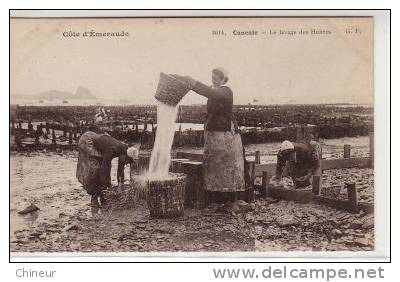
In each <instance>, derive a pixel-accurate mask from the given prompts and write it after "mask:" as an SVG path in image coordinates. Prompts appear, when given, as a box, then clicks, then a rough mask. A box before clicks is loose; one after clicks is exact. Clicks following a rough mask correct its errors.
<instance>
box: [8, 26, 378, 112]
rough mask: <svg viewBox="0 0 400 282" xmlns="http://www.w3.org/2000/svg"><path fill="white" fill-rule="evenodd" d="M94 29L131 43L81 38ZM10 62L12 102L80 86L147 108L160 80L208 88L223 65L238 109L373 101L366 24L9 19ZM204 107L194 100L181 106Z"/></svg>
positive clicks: (191, 95) (187, 99) (198, 99)
mask: <svg viewBox="0 0 400 282" xmlns="http://www.w3.org/2000/svg"><path fill="white" fill-rule="evenodd" d="M300 29H302V30H307V31H309V32H311V30H312V29H316V30H328V31H330V34H325V35H322V34H318V35H310V34H306V35H299V33H298V32H299V31H300ZM346 29H351V31H352V33H351V34H348V33H346V32H345V31H346ZM356 29H357V30H358V32H357V33H354V31H355V30H356ZM91 30H95V31H96V32H116V31H119V32H121V31H124V32H128V33H129V36H126V37H82V33H83V32H85V31H91ZM213 30H223V31H224V34H225V35H222V36H215V35H212V31H213ZM252 30H255V31H257V32H258V35H256V36H254V35H234V34H233V32H234V31H252ZM270 30H274V31H276V32H277V35H270V32H269V31H270ZM69 31H73V32H79V33H80V36H79V37H65V36H63V33H64V32H69ZM281 31H296V33H297V34H296V35H288V34H287V33H285V34H280V33H281ZM262 32H266V34H262ZM10 60H11V62H10V69H11V87H10V91H11V100H12V99H13V96H14V95H18V94H24V95H32V94H37V93H39V92H43V91H48V90H60V91H68V92H75V91H76V89H77V88H78V87H79V86H82V87H85V88H88V89H90V91H91V92H92V93H93V94H94V95H96V96H97V97H98V98H100V99H127V100H130V101H132V103H133V104H154V103H155V99H154V94H155V91H156V88H157V83H158V77H159V74H160V72H165V73H176V74H180V75H190V76H192V77H193V78H195V79H197V80H199V81H201V82H203V83H206V84H211V70H212V69H213V68H216V67H224V68H225V69H227V70H228V71H229V81H228V85H229V86H230V87H231V89H232V91H233V93H234V103H235V104H247V103H251V102H254V100H257V101H258V103H259V104H284V103H306V104H307V103H356V104H371V103H373V20H372V18H259V19H248V18H236V19H228V18H225V19H215V18H214V19H204V18H203V19H202V18H198V19H172V18H171V19H155V18H152V19H129V18H125V19H107V18H103V19H12V20H11V58H10ZM205 102H206V100H205V98H203V97H201V96H199V95H196V94H195V93H193V92H189V93H188V94H187V95H186V96H185V97H184V99H183V101H182V103H183V104H202V103H205Z"/></svg>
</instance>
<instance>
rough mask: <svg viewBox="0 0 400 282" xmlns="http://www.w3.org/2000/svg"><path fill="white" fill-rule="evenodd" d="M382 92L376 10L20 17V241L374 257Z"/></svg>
mask: <svg viewBox="0 0 400 282" xmlns="http://www.w3.org/2000/svg"><path fill="white" fill-rule="evenodd" d="M375 93H376V92H375V85H374V17H372V16H335V17H330V16H313V17H290V16H287V17H123V18H122V17H121V18H118V17H98V18H89V17H86V18H85V17H81V18H72V17H43V18H40V17H11V18H10V120H9V130H10V143H9V144H10V145H9V149H10V168H9V169H10V171H9V177H10V210H9V212H10V229H9V233H10V234H9V240H10V241H9V245H10V251H11V256H17V257H18V256H35V255H36V256H41V255H49V254H50V255H56V256H57V255H61V254H62V255H78V254H79V255H80V256H85V255H89V256H90V255H97V256H112V255H118V254H124V255H129V256H133V257H135V256H142V255H152V256H157V255H158V254H163V255H167V256H179V255H185V254H190V255H191V256H194V257H196V256H202V255H210V256H217V257H218V256H221V255H225V254H226V255H228V256H229V255H233V256H237V257H242V256H256V257H257V256H274V254H277V253H279V254H280V255H282V253H283V254H284V256H288V257H291V256H297V255H298V253H299V252H300V253H307V254H313V253H314V254H316V256H317V257H318V256H326V255H328V256H331V255H332V256H335V255H336V254H340V253H342V252H346V253H347V254H349V253H350V255H351V256H354V257H357V256H368V253H373V252H374V251H376V250H377V249H376V246H377V245H378V244H379V243H382V242H379V241H378V237H377V236H376V226H377V224H378V223H379V222H377V217H376V212H377V211H376V195H377V194H376V191H377V189H378V188H379V189H381V190H382V189H385V190H388V187H377V185H375V182H374V180H375V168H374V164H375V161H374V148H375V146H374V140H375V139H376V138H377V136H375V134H374V131H375V130H374V129H375V127H374V109H375V106H374V100H375V99H376V94H375ZM384 216H386V217H387V215H384ZM381 231H382V232H388V231H385V230H381ZM379 238H380V240H385V239H386V237H385V236H383V237H382V236H381V237H379ZM383 244H387V242H383ZM292 254H293V255H292ZM294 254H296V255H294Z"/></svg>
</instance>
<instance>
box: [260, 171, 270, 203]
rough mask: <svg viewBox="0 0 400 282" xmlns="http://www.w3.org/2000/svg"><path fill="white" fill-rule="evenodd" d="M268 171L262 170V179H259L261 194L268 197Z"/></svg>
mask: <svg viewBox="0 0 400 282" xmlns="http://www.w3.org/2000/svg"><path fill="white" fill-rule="evenodd" d="M268 182H269V181H268V173H267V172H266V171H263V172H262V181H261V196H262V197H263V198H266V197H268V196H269V195H268Z"/></svg>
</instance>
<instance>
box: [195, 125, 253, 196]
mask: <svg viewBox="0 0 400 282" xmlns="http://www.w3.org/2000/svg"><path fill="white" fill-rule="evenodd" d="M203 176H204V187H205V190H208V191H215V192H238V191H245V180H244V161H243V146H242V139H241V138H240V134H239V133H235V127H234V125H233V123H232V125H231V131H225V132H222V131H207V130H205V131H204V161H203Z"/></svg>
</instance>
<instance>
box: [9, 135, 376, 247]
mask: <svg viewBox="0 0 400 282" xmlns="http://www.w3.org/2000/svg"><path fill="white" fill-rule="evenodd" d="M356 141H357V140H356ZM357 142H358V141H357ZM361 143H362V144H361V145H359V146H358V147H357V146H356V144H355V145H354V148H357V150H355V151H354V153H356V154H357V156H358V155H360V156H364V155H366V154H367V152H368V144H364V143H365V142H361ZM275 147H276V146H273V149H275ZM254 148H258V147H254ZM324 148H327V149H326V151H325V155H326V157H329V156H328V155H329V154H330V155H331V156H336V155H337V154H340V149H341V148H342V145H341V144H340V145H339V146H338V145H336V146H334V145H332V148H330V149H329V146H325V147H324ZM246 149H247V150H248V151H250V153H251V150H250V149H251V148H246ZM258 149H259V148H258ZM263 152H265V151H262V155H264V156H266V158H267V159H264V160H266V161H267V160H268V159H269V158H270V157H269V156H270V155H271V154H270V153H263ZM339 157H340V156H339ZM76 163H77V154H76V153H75V152H61V153H58V154H57V153H43V152H36V153H13V154H12V156H11V168H10V180H11V195H10V218H11V228H10V242H11V251H12V252H63V251H66V252H77V251H78V252H149V251H167V252H168V251H170V252H180V251H182V252H187V251H207V252H224V251H260V252H261V251H310V250H314V251H342V250H346V251H349V250H350V251H366V250H373V248H374V242H373V239H374V236H373V234H374V220H373V214H365V213H363V212H361V213H360V214H355V215H354V214H350V213H347V212H343V211H337V210H335V209H333V208H328V207H325V206H321V205H317V204H297V203H293V202H287V201H277V200H274V199H257V200H256V201H255V202H254V203H252V204H249V205H243V206H241V207H240V208H238V207H237V206H236V205H233V206H218V205H212V206H209V207H208V208H206V209H204V210H201V211H200V210H191V209H187V210H185V216H184V217H183V218H178V219H163V220H159V219H150V218H149V211H148V209H147V206H146V204H145V203H144V202H141V203H139V204H138V205H137V207H136V208H134V209H131V210H125V211H104V210H101V209H100V210H99V209H92V208H91V207H89V205H88V203H89V200H90V197H89V195H87V193H86V192H85V191H84V190H83V189H82V188H81V185H80V184H79V182H78V181H77V180H76V177H75V170H76ZM116 166H117V164H116V160H114V163H113V168H116ZM115 170H116V169H113V175H112V181H113V183H114V184H115V183H116V175H115V173H116V172H115ZM126 175H129V172H128V171H126ZM347 181H352V182H355V183H356V184H357V187H358V192H359V195H360V201H361V202H362V201H365V202H368V203H373V198H374V197H373V194H374V188H373V187H374V184H373V170H371V169H341V170H327V171H325V172H324V174H323V185H324V183H325V185H343V184H344V183H345V182H347ZM341 193H342V195H341V196H343V197H345V196H346V195H344V193H345V189H342V191H341ZM30 203H34V204H35V205H36V206H38V207H39V208H40V210H38V211H36V212H32V213H30V214H27V215H20V214H18V211H20V210H22V209H24V208H25V207H26V206H28V205H29V204H30Z"/></svg>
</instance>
